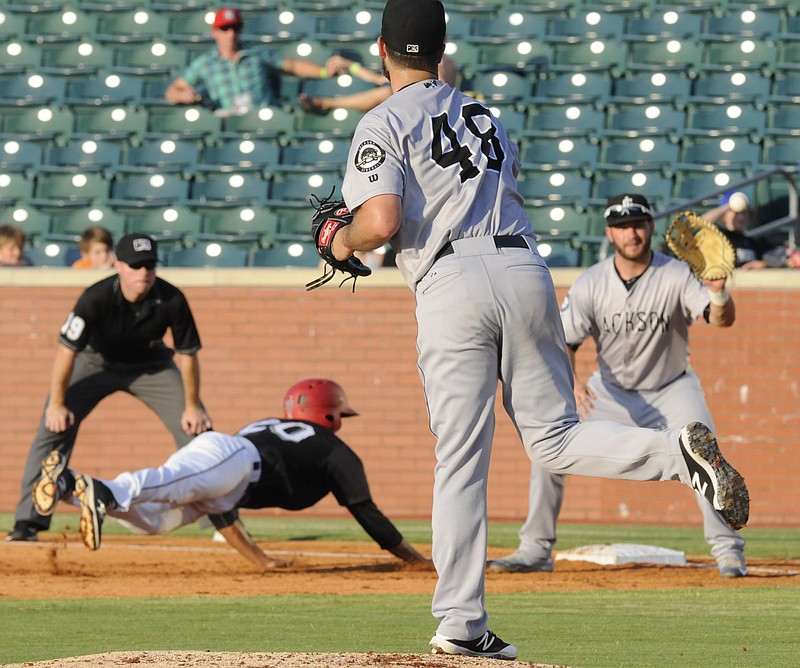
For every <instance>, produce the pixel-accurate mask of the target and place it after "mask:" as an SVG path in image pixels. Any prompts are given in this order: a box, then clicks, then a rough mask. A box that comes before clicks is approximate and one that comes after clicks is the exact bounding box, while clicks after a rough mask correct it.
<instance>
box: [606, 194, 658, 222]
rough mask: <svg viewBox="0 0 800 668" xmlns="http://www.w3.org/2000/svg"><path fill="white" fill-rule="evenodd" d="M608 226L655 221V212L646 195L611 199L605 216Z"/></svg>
mask: <svg viewBox="0 0 800 668" xmlns="http://www.w3.org/2000/svg"><path fill="white" fill-rule="evenodd" d="M603 217H604V218H605V219H606V225H608V226H609V227H614V225H625V224H626V223H635V222H638V221H640V220H653V211H652V209H651V208H650V203H649V202H648V201H647V198H646V197H645V196H644V195H634V194H624V195H615V196H614V197H609V198H608V202H607V203H606V211H605V213H604V214H603Z"/></svg>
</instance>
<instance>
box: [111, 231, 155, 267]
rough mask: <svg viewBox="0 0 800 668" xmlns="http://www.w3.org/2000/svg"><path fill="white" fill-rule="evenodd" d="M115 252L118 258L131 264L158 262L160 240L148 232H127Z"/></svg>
mask: <svg viewBox="0 0 800 668" xmlns="http://www.w3.org/2000/svg"><path fill="white" fill-rule="evenodd" d="M115 253H116V255H117V259H118V260H121V261H122V262H124V263H125V264H129V265H131V266H133V265H139V264H142V263H144V262H158V242H157V241H156V240H155V239H153V237H151V236H149V235H147V234H141V233H136V232H134V233H133V234H126V235H125V236H124V237H122V239H120V240H119V243H118V244H117V249H116V251H115Z"/></svg>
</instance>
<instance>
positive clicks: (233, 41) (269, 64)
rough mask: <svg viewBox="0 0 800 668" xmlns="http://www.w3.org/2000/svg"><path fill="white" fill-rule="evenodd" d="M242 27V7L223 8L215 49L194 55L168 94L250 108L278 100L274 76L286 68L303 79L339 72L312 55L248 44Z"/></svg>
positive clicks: (174, 99)
mask: <svg viewBox="0 0 800 668" xmlns="http://www.w3.org/2000/svg"><path fill="white" fill-rule="evenodd" d="M243 26H244V20H243V18H242V14H241V12H240V11H239V10H238V9H234V8H231V7H223V8H222V9H219V10H218V11H217V13H216V14H215V17H214V23H213V25H212V27H211V36H212V37H213V38H214V41H215V42H216V46H215V48H213V49H211V50H209V51H207V52H206V53H204V54H202V55H200V56H198V57H197V58H195V59H194V60H193V61H192V62H191V63H189V66H188V67H187V68H186V70H185V71H184V72H183V74H182V75H181V76H179V77H177V78H176V79H175V80H174V81H173V82H172V83H171V84H170V85H169V87H168V88H167V90H166V92H165V93H164V97H165V99H166V100H167V102H171V103H172V104H202V105H204V106H206V107H210V108H211V109H214V110H221V111H223V112H226V113H233V114H237V113H245V112H246V111H247V110H249V109H252V108H253V107H257V106H265V105H275V104H278V103H279V99H278V97H279V96H278V91H277V90H276V89H275V83H274V81H275V77H276V76H279V75H280V74H281V73H283V74H292V75H294V76H296V77H302V78H304V79H324V78H326V77H328V76H329V75H333V74H338V72H330V71H329V70H328V69H327V68H326V67H324V66H323V67H321V66H320V65H317V64H316V63H313V62H311V61H309V60H299V59H293V58H284V57H283V55H281V54H280V53H278V52H275V51H272V50H270V49H268V48H266V47H262V46H255V47H246V48H245V47H243V46H242V45H241V43H240V42H239V34H240V32H241V30H242V27H243Z"/></svg>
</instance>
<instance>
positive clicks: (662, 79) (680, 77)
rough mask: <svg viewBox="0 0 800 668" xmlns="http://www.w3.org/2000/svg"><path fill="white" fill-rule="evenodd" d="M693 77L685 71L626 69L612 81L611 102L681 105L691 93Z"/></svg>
mask: <svg viewBox="0 0 800 668" xmlns="http://www.w3.org/2000/svg"><path fill="white" fill-rule="evenodd" d="M692 83H693V79H692V78H690V77H689V76H688V75H687V74H686V73H685V72H681V71H676V70H669V69H667V70H658V71H652V72H645V71H637V72H634V71H630V70H629V71H627V72H625V73H624V74H623V75H622V76H620V77H617V78H616V80H615V81H614V94H613V95H612V96H611V102H630V103H634V104H638V103H643V102H671V103H673V104H675V105H677V106H683V105H684V104H685V101H686V99H687V98H688V97H689V96H690V95H691V94H692Z"/></svg>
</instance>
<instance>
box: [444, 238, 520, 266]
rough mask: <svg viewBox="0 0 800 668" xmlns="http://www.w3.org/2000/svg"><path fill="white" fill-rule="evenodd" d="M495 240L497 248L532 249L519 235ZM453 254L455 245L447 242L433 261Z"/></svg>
mask: <svg viewBox="0 0 800 668" xmlns="http://www.w3.org/2000/svg"><path fill="white" fill-rule="evenodd" d="M492 239H494V246H495V248H530V247H529V246H528V242H527V241H525V237H520V236H517V235H513V236H512V235H504V236H498V237H492ZM452 254H453V244H452V243H451V242H449V241H448V242H447V243H446V244H445V245H444V246H442V247H441V249H440V250H439V252H438V253H436V257H435V258H433V261H434V262H436V261H437V260H439V259H440V258H443V257H444V256H445V255H452Z"/></svg>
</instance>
